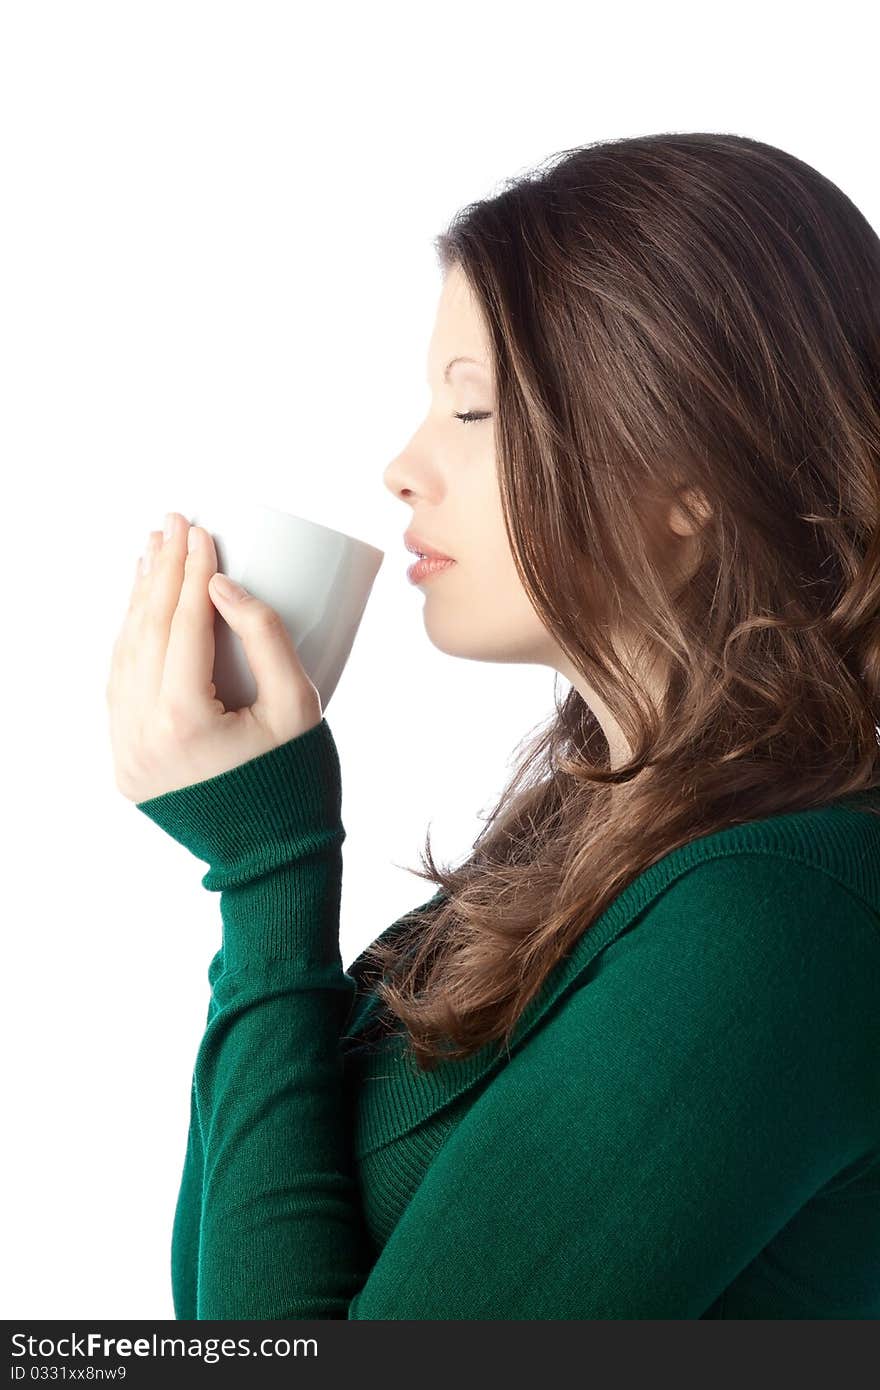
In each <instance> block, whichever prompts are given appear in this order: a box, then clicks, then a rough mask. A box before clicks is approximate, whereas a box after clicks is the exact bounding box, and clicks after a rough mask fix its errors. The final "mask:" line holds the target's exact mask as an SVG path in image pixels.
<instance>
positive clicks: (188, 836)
mask: <svg viewBox="0 0 880 1390" xmlns="http://www.w3.org/2000/svg"><path fill="white" fill-rule="evenodd" d="M339 798H340V793H339V774H338V760H337V758H336V752H335V745H334V744H333V740H332V737H331V735H330V731H329V727H328V726H327V724H326V721H322V723H321V724H320V725H318V726H316V728H315V729H313V730H310V731H309V732H307V733H306V734H304V735H302V736H301V737H300V738H298V739H294V740H292V741H291V742H290V743H289V744H286V745H284V746H283V747H282V748H279V749H275V750H273V751H272V752H271V753H269V754H266V755H264V756H263V757H262V758H258V759H255V760H253V761H252V762H251V763H248V764H244V765H243V766H241V767H239V768H236V769H232V771H231V772H228V773H224V774H222V776H220V777H218V778H213V779H210V780H209V781H207V782H203V783H197V784H195V785H194V786H192V787H187V788H183V789H179V790H177V791H175V792H171V793H169V794H167V795H166V796H165V797H159V798H154V799H153V801H152V802H145V803H141V809H142V810H144V811H145V812H146V813H147V814H149V815H152V817H153V818H154V819H155V820H157V821H158V823H159V824H160V825H162V826H163V827H164V828H165V829H166V830H167V831H169V833H171V834H172V835H175V836H176V838H178V839H179V840H180V842H181V843H184V844H186V845H187V846H188V847H189V848H190V849H191V850H192V851H193V852H194V853H195V854H196V855H198V856H200V857H202V858H204V859H206V861H207V862H208V863H209V864H210V866H211V867H210V869H209V872H208V873H207V874H206V875H205V877H204V878H203V880H202V882H203V884H204V886H205V887H207V888H209V889H210V888H213V889H219V890H220V893H221V898H220V903H221V915H222V920H223V948H222V951H221V952H220V953H218V956H216V957H215V959H214V962H212V971H213V972H214V978H213V983H212V1000H211V1008H210V1010H209V1019H208V1023H207V1027H206V1030H205V1033H204V1037H203V1039H202V1042H201V1045H200V1047H199V1052H198V1056H197V1060H196V1066H195V1074H194V1077H193V1091H192V1124H191V1133H190V1140H189V1144H188V1148H187V1159H186V1167H185V1172H184V1184H187V1183H188V1184H189V1192H190V1197H189V1198H187V1199H186V1200H184V1196H183V1188H182V1195H181V1205H179V1208H178V1223H179V1227H180V1229H179V1232H178V1233H177V1234H178V1238H179V1245H180V1250H181V1251H184V1250H188V1251H190V1252H191V1254H190V1258H189V1260H184V1259H183V1256H182V1255H181V1261H182V1265H181V1273H180V1279H179V1292H176V1293H175V1307H176V1310H177V1315H178V1316H179V1317H187V1316H189V1317H192V1316H194V1317H197V1318H236V1319H243V1318H256V1319H264V1318H292V1319H299V1318H348V1319H354V1320H366V1319H398V1320H399V1319H485V1320H494V1319H498V1318H502V1319H560V1318H564V1319H589V1318H695V1317H700V1316H701V1315H702V1314H703V1312H705V1311H706V1310H707V1309H708V1308H709V1307H710V1306H711V1305H712V1304H713V1303H714V1302H715V1301H716V1300H717V1299H718V1297H719V1295H720V1294H721V1293H722V1292H723V1290H724V1289H725V1288H726V1287H727V1285H728V1284H729V1283H730V1282H731V1281H732V1280H733V1279H734V1278H735V1277H736V1275H737V1273H738V1272H739V1271H741V1270H742V1269H743V1268H745V1266H746V1265H747V1264H749V1263H750V1262H751V1261H752V1260H753V1259H754V1258H755V1256H756V1255H757V1254H758V1253H759V1252H760V1251H761V1250H762V1249H763V1248H764V1247H765V1246H766V1245H767V1244H768V1242H769V1241H771V1240H772V1239H773V1237H774V1236H775V1235H776V1234H777V1233H778V1232H779V1231H780V1230H781V1229H782V1228H783V1227H784V1226H785V1225H786V1224H787V1223H788V1222H789V1221H791V1220H792V1218H793V1217H794V1216H795V1215H796V1213H797V1212H798V1211H799V1210H800V1209H801V1208H802V1207H803V1206H804V1204H805V1203H807V1202H808V1201H809V1199H810V1198H811V1196H813V1195H814V1194H815V1193H816V1192H817V1191H818V1190H819V1189H820V1188H821V1187H822V1186H823V1185H824V1184H825V1183H827V1182H828V1181H829V1180H830V1179H832V1178H833V1177H834V1176H835V1175H836V1174H837V1173H839V1172H840V1171H841V1170H843V1169H845V1168H846V1167H847V1166H848V1165H850V1164H852V1163H854V1162H856V1161H858V1160H860V1159H862V1158H863V1157H864V1156H865V1155H866V1154H868V1153H869V1152H870V1151H871V1149H872V1148H876V1147H877V1146H878V1145H880V1067H878V1057H880V1008H878V1004H880V937H878V925H880V923H878V918H877V914H876V913H873V912H871V911H870V909H868V908H867V906H866V905H865V904H863V903H862V902H861V900H860V899H857V898H856V897H855V896H854V895H852V894H850V893H849V892H848V891H847V890H846V889H845V888H843V887H842V886H841V885H840V884H839V883H837V882H836V881H835V880H834V879H833V878H832V877H831V876H830V875H829V874H826V873H825V872H823V871H822V870H819V869H816V868H813V867H810V866H807V865H803V864H796V863H794V862H788V861H784V860H783V859H782V857H781V856H778V855H769V854H749V853H737V854H736V855H734V856H730V857H728V858H719V859H716V860H710V861H708V862H705V863H701V864H697V865H695V866H693V867H692V868H690V869H689V870H687V871H686V872H685V873H684V874H682V875H681V876H680V877H679V878H678V879H675V880H674V881H673V882H672V884H671V885H669V886H668V887H667V888H666V889H664V890H663V892H662V893H661V894H660V895H659V897H658V898H656V899H655V900H654V901H653V902H652V903H651V904H650V905H649V906H648V907H647V908H646V909H644V910H643V912H642V913H641V914H640V915H639V917H638V918H637V919H636V920H635V921H634V922H633V923H631V924H629V925H628V926H627V928H626V929H625V930H624V931H623V932H622V933H621V934H620V936H619V937H618V938H616V939H614V940H613V941H612V942H611V943H610V944H609V945H608V946H607V947H605V948H604V949H603V950H602V951H601V952H600V954H599V955H598V956H597V957H596V958H595V960H594V961H593V962H591V964H590V966H589V967H588V970H587V972H586V974H585V976H584V977H580V978H579V979H578V981H577V985H576V988H574V989H572V990H571V991H570V992H568V993H563V994H562V995H561V996H560V998H559V999H558V1000H557V1001H555V1003H554V1005H553V1007H552V1008H551V1009H550V1010H549V1011H548V1013H547V1015H546V1016H545V1017H544V1019H543V1020H542V1022H541V1026H540V1027H539V1028H538V1029H536V1030H535V1031H534V1032H533V1033H532V1034H531V1036H529V1037H528V1038H527V1039H526V1040H525V1042H524V1043H523V1045H522V1046H520V1047H519V1048H518V1049H514V1050H513V1051H512V1054H511V1056H510V1058H509V1060H507V1061H506V1062H505V1063H504V1064H503V1065H502V1066H501V1067H500V1069H499V1070H498V1071H497V1072H496V1073H495V1075H494V1076H492V1078H491V1080H490V1082H489V1084H488V1085H486V1086H485V1087H484V1088H482V1089H480V1090H479V1091H478V1092H477V1093H476V1095H475V1096H473V1097H472V1096H471V1095H467V1097H466V1099H465V1097H463V1098H462V1099H463V1100H464V1101H465V1106H466V1108H464V1109H463V1113H462V1115H461V1118H460V1119H459V1121H458V1123H457V1125H456V1126H455V1128H454V1129H452V1130H451V1131H450V1133H449V1135H448V1137H447V1138H446V1140H445V1142H444V1143H443V1145H442V1147H441V1148H440V1150H439V1152H438V1153H437V1155H436V1156H435V1157H434V1159H433V1162H432V1163H431V1165H430V1167H429V1168H428V1169H427V1172H426V1173H425V1176H424V1178H423V1179H422V1181H421V1183H420V1184H419V1186H418V1188H417V1189H416V1191H415V1193H414V1195H413V1196H412V1198H411V1200H410V1202H409V1204H408V1205H407V1207H406V1208H405V1210H404V1212H403V1214H402V1215H401V1217H400V1219H399V1220H398V1222H397V1224H396V1225H395V1227H394V1229H393V1231H392V1232H391V1234H390V1236H389V1238H388V1240H387V1242H386V1244H385V1245H384V1247H383V1249H382V1251H381V1253H380V1254H379V1256H378V1259H375V1261H373V1259H372V1258H371V1256H370V1254H369V1241H368V1238H367V1233H366V1229H365V1222H364V1219H363V1212H362V1209H361V1206H360V1199H359V1193H358V1189H357V1184H356V1179H355V1175H354V1168H353V1160H352V1155H351V1153H350V1151H349V1141H348V1139H347V1137H346V1119H345V1109H344V1100H343V1083H342V1070H341V1056H340V1050H339V1044H340V1039H341V1035H342V1032H343V1029H344V1025H345V1020H346V1017H347V1014H348V1010H349V1006H350V1003H351V1001H352V995H353V990H354V981H353V980H352V978H351V976H349V975H348V974H346V973H345V972H344V971H343V969H342V965H341V961H340V957H339V951H338V906H339V896H340V894H339V889H340V880H341V867H340V848H341V840H342V838H343V836H344V833H345V832H344V830H343V828H342V825H341V822H340V820H339Z"/></svg>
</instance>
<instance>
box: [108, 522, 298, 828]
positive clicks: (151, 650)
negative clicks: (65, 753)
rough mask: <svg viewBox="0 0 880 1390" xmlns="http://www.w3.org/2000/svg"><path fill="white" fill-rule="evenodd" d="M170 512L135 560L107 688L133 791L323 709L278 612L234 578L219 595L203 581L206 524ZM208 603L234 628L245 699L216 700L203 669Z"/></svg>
mask: <svg viewBox="0 0 880 1390" xmlns="http://www.w3.org/2000/svg"><path fill="white" fill-rule="evenodd" d="M169 520H170V521H171V522H172V523H173V527H172V534H171V537H170V539H168V540H166V541H165V542H164V544H162V532H161V531H152V532H151V533H150V540H149V543H148V546H147V550H146V551H145V555H144V558H145V559H146V558H147V557H149V559H150V561H151V564H150V567H149V569H148V571H147V572H146V573H143V572H142V569H141V566H139V568H138V573H137V576H136V578H135V582H134V588H133V589H132V594H131V599H130V602H129V605H128V612H127V613H126V616H125V619H124V621H123V624H122V628H121V630H120V632H119V636H118V637H117V639H116V642H115V644H114V647H113V660H112V663H111V667H110V679H109V681H108V683H107V691H106V694H107V706H108V710H109V716H110V739H111V743H112V745H113V759H114V764H115V771H116V785H117V787H118V789H119V791H121V792H122V794H123V796H126V797H128V799H129V800H130V801H134V802H139V801H146V800H148V799H149V798H150V797H153V796H159V795H161V794H162V793H163V792H168V791H175V790H177V789H178V788H179V787H186V786H189V785H190V784H192V783H194V782H202V781H204V780H205V779H207V778H209V777H216V776H217V775H218V774H219V773H221V772H227V771H229V769H230V768H233V767H237V766H238V765H239V763H245V762H248V761H250V759H251V758H256V757H259V756H260V755H261V754H262V753H268V752H269V750H270V749H272V748H277V747H278V746H279V745H280V744H282V743H286V742H287V741H288V740H289V739H292V738H297V737H298V736H299V735H300V734H303V733H306V732H307V731H308V730H309V729H312V728H314V727H315V726H316V725H317V724H320V722H321V719H322V717H323V715H322V712H321V697H320V695H319V693H318V690H317V687H316V686H315V685H314V684H313V683H312V681H311V680H310V679H309V677H308V675H307V674H306V672H305V669H304V668H303V665H302V663H301V661H300V659H299V655H298V653H297V650H296V646H295V644H294V643H293V641H292V640H291V637H290V634H289V633H288V631H287V629H286V628H285V626H284V624H283V622H282V620H281V618H280V616H279V615H278V613H276V611H275V610H274V609H273V608H270V606H269V605H268V604H267V603H263V602H262V601H261V600H260V599H258V598H255V597H254V596H253V595H252V594H248V593H246V592H245V590H243V589H242V590H241V593H240V595H239V596H238V597H236V598H234V599H227V598H224V597H223V595H222V594H221V593H219V592H218V591H216V590H215V587H214V583H213V576H214V575H215V574H216V573H217V552H216V550H215V548H214V540H213V537H212V536H211V534H210V532H208V531H206V530H205V529H204V528H203V527H201V526H190V525H189V523H188V522H187V521H186V519H185V518H184V517H183V516H181V515H180V513H179V512H170V513H169ZM188 536H189V537H190V540H191V542H192V543H194V544H193V548H192V549H191V550H189V551H188V550H187V537H188ZM142 564H143V560H142V562H141V565H142ZM215 607H216V610H217V611H219V612H220V614H221V616H222V617H223V618H224V619H225V621H226V622H227V623H228V624H229V626H230V627H231V629H232V631H233V632H234V633H235V634H236V636H238V637H239V638H240V639H241V642H242V645H243V646H244V650H245V655H246V657H247V660H248V665H249V666H250V668H251V671H252V672H253V675H254V679H255V681H256V685H257V698H256V700H255V701H254V703H253V704H252V705H250V706H248V707H246V708H245V709H240V710H227V709H226V708H225V707H224V705H223V702H222V701H221V700H219V699H218V698H217V691H216V687H215V686H214V683H213V681H212V680H211V676H212V674H213V670H214V619H215Z"/></svg>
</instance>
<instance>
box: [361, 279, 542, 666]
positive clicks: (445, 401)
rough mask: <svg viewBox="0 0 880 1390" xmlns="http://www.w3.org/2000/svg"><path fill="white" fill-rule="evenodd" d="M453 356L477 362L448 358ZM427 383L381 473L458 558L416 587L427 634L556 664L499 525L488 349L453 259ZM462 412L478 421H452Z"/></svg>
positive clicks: (421, 532) (415, 521)
mask: <svg viewBox="0 0 880 1390" xmlns="http://www.w3.org/2000/svg"><path fill="white" fill-rule="evenodd" d="M458 357H469V358H475V359H476V364H475V363H473V362H455V363H454V364H453V365H451V366H449V365H448V364H449V363H451V362H452V359H453V358H458ZM447 376H448V379H447ZM428 385H429V388H430V390H431V395H432V398H431V404H430V407H429V409H428V413H427V414H426V416H425V418H424V420H423V421H422V423H421V424H420V425H419V427H418V429H417V430H416V432H415V434H413V435H412V436H411V438H410V440H409V442H408V443H407V444H406V445H405V447H404V448H403V449H402V450H401V452H400V453H399V454H398V455H397V457H396V458H395V459H393V460H392V461H391V463H390V464H389V465H388V467H387V468H386V469H385V472H384V474H383V479H384V482H385V486H386V487H387V488H388V489H389V491H391V492H392V493H393V494H394V496H395V497H399V498H400V499H401V500H402V501H404V502H406V503H408V504H409V506H410V508H411V515H410V516H408V517H406V518H405V523H406V524H405V529H407V530H411V531H412V532H413V534H414V535H415V536H416V537H418V539H419V540H421V541H424V542H425V543H426V544H427V545H428V546H430V547H431V548H432V549H434V550H438V551H441V552H442V553H443V554H444V555H448V556H450V557H451V558H452V559H453V560H454V561H455V564H454V565H450V566H448V567H447V568H446V569H443V570H440V571H437V572H436V573H434V574H432V575H429V576H428V578H427V579H425V580H423V581H422V583H421V584H420V585H419V587H420V589H421V590H422V592H423V594H424V598H425V602H424V606H423V616H424V623H425V629H426V631H427V633H428V636H429V638H430V639H431V642H432V643H433V644H434V646H435V647H437V648H439V650H440V651H444V652H447V653H448V654H449V655H450V656H460V657H468V658H470V659H471V660H472V661H506V662H526V663H537V664H543V665H548V666H556V665H557V661H556V647H555V643H552V642H551V641H550V639H549V636H548V634H547V632H546V631H545V629H544V627H543V626H542V624H541V622H540V620H539V618H538V616H537V614H536V613H535V611H534V609H533V608H532V605H531V603H530V602H529V600H528V598H527V596H526V593H525V590H524V589H523V587H522V585H521V583H520V580H519V576H518V574H517V572H516V567H515V566H514V563H513V557H512V555H511V553H510V547H509V545H508V541H507V534H506V531H505V529H504V519H503V515H502V511H501V498H500V494H499V490H498V481H497V477H496V461H495V448H494V440H493V421H492V415H493V413H494V411H495V400H494V387H493V379H492V367H491V361H490V348H489V343H488V341H487V336H486V332H485V329H484V327H483V323H482V319H481V316H480V314H479V312H478V309H477V306H476V304H475V302H474V299H473V297H472V295H471V293H470V289H469V287H468V284H467V281H466V279H465V277H464V275H463V274H462V272H461V270H460V269H459V268H458V266H453V267H452V269H451V270H449V272H448V273H447V275H446V279H445V281H444V284H443V289H442V292H441V295H440V302H439V305H438V309H437V317H436V322H435V325H434V331H433V334H432V337H431V342H430V345H429V350H428ZM466 412H474V413H475V414H476V415H477V418H476V419H474V420H470V421H469V420H461V419H457V418H456V416H457V415H461V414H464V413H466ZM414 558H415V557H413V559H414Z"/></svg>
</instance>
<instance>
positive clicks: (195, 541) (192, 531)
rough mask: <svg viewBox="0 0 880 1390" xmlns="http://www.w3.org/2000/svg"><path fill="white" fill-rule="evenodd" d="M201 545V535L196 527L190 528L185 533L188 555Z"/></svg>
mask: <svg viewBox="0 0 880 1390" xmlns="http://www.w3.org/2000/svg"><path fill="white" fill-rule="evenodd" d="M201 543H202V537H201V533H200V531H199V528H198V526H191V527H190V528H189V530H188V531H187V533H186V548H187V550H188V551H189V553H190V554H192V552H193V551H194V550H197V549H198V547H199V546H200V545H201Z"/></svg>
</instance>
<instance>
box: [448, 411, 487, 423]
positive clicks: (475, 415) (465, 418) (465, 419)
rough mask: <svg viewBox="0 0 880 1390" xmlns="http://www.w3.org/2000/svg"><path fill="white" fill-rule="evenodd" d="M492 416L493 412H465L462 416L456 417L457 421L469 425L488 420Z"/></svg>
mask: <svg viewBox="0 0 880 1390" xmlns="http://www.w3.org/2000/svg"><path fill="white" fill-rule="evenodd" d="M491 415H492V412H491V410H465V411H464V412H463V413H462V414H460V415H456V416H455V419H456V420H461V422H462V424H464V425H469V424H472V423H473V422H474V421H477V420H488V419H490V418H491Z"/></svg>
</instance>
